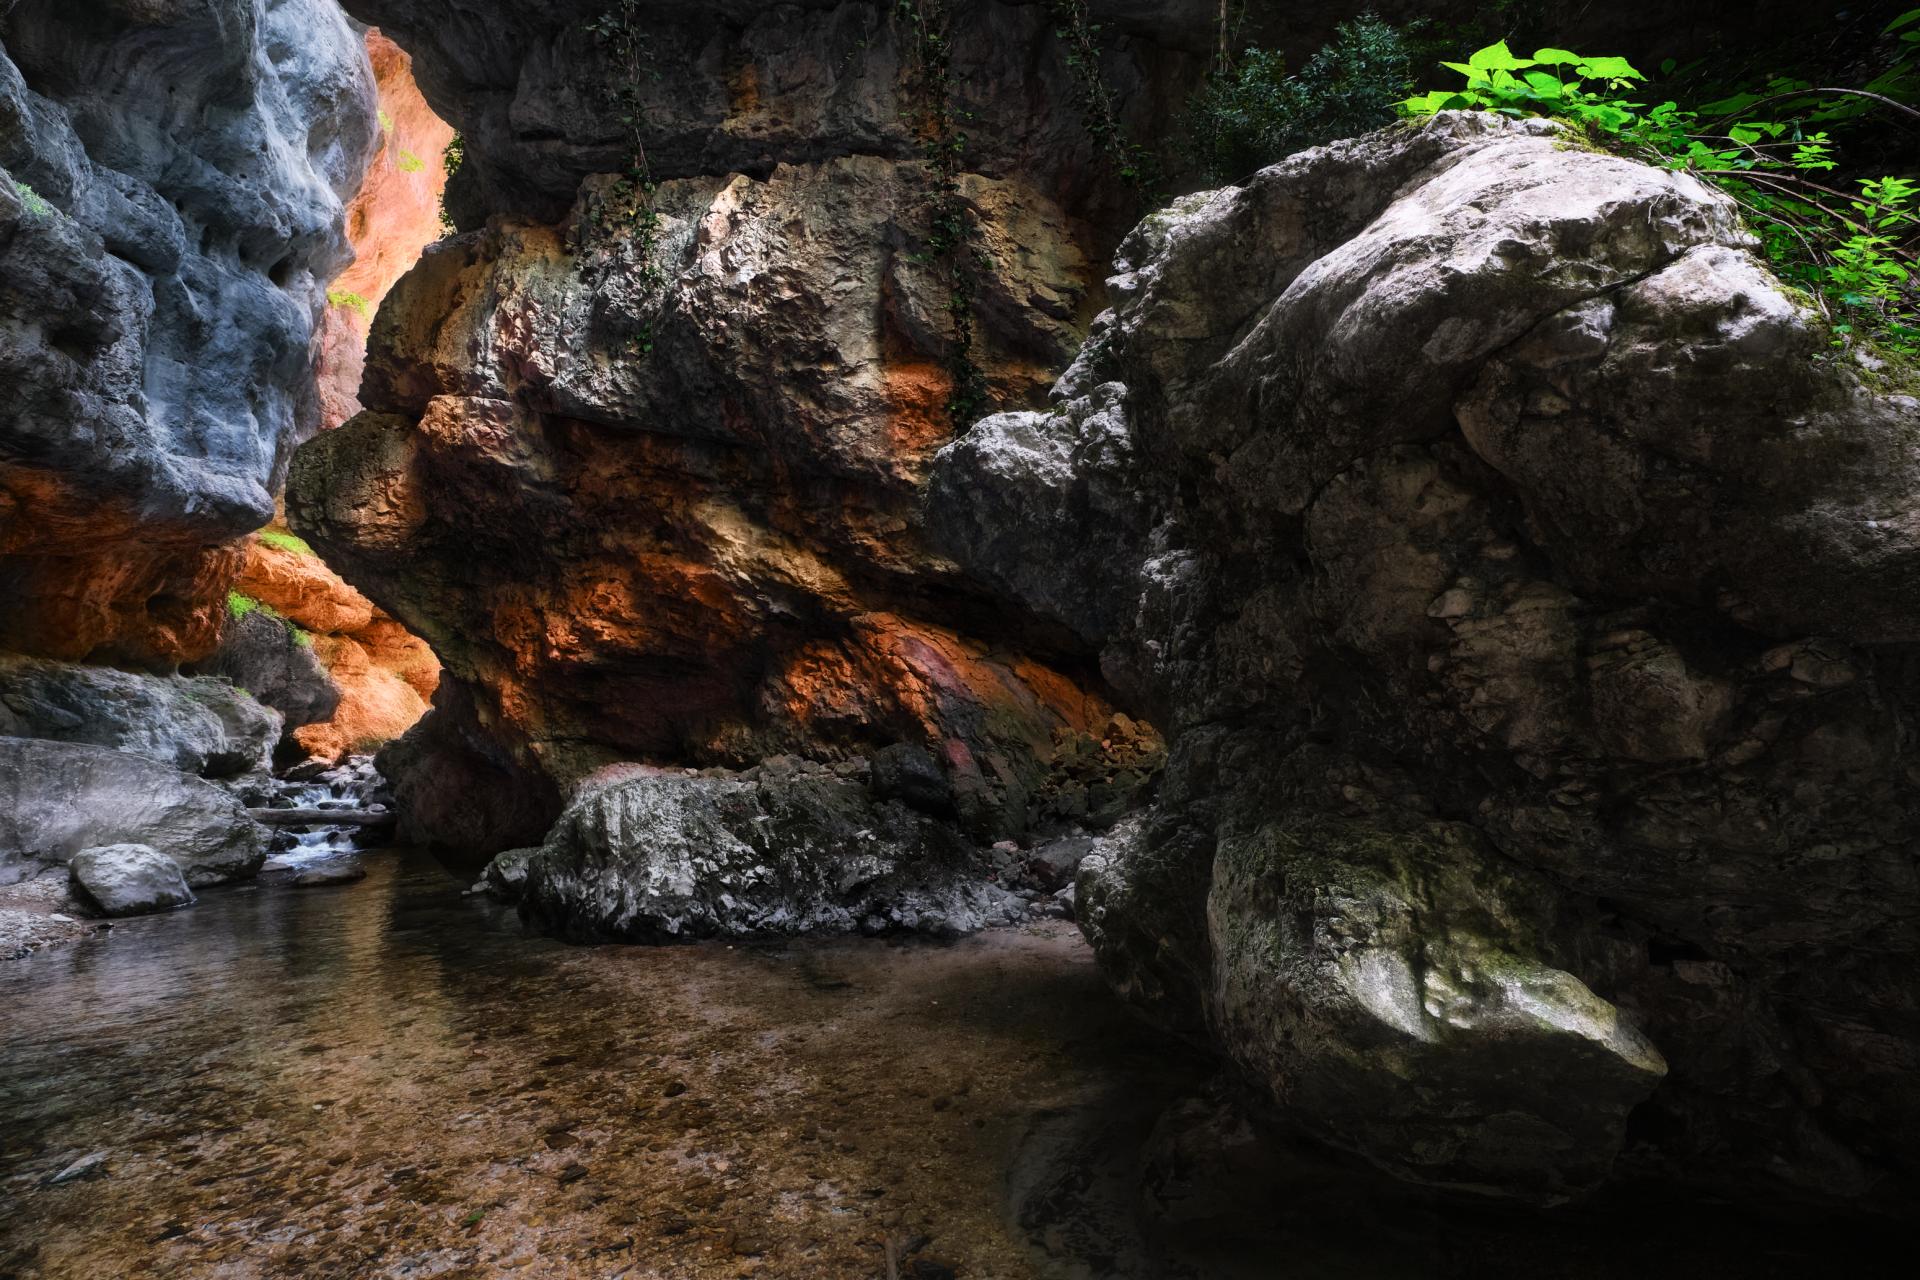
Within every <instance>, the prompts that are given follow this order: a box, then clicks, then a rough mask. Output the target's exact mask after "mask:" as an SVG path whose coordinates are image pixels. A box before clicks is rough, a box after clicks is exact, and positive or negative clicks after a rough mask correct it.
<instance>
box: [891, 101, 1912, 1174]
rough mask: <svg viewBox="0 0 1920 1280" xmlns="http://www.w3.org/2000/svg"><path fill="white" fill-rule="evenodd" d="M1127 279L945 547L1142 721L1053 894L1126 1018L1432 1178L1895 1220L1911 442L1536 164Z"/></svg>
mask: <svg viewBox="0 0 1920 1280" xmlns="http://www.w3.org/2000/svg"><path fill="white" fill-rule="evenodd" d="M1119 259H1120V260H1119V274H1118V275H1117V276H1116V277H1115V278H1114V279H1113V281H1112V282H1111V289H1112V293H1113V296H1114V298H1115V300H1116V304H1117V305H1116V307H1115V309H1114V311H1113V312H1112V313H1111V314H1109V315H1108V316H1106V317H1104V318H1103V319H1102V320H1101V321H1100V322H1098V323H1097V324H1096V325H1095V330H1094V335H1093V337H1092V339H1091V340H1090V341H1089V343H1088V344H1087V347H1086V348H1085V350H1083V351H1082V353H1081V355H1080V357H1079V358H1078V360H1077V361H1076V362H1075V363H1074V365H1073V366H1072V368H1071V369H1070V370H1069V371H1068V372H1067V374H1066V375H1065V377H1064V378H1063V379H1062V380H1061V382H1060V384H1059V386H1058V387H1057V388H1056V390H1055V393H1054V406H1053V408H1052V409H1050V410H1049V411H1047V412H1044V413H1024V414H1012V415H1005V416H1001V417H995V418H990V419H988V420H986V421H984V422H982V423H981V424H979V425H978V426H977V427H976V428H975V429H974V430H973V431H972V432H971V433H969V434H968V435H967V436H966V437H965V438H964V439H962V440H961V441H959V442H957V443H956V444H954V445H952V446H950V447H949V448H948V449H946V450H945V451H944V452H943V453H942V454H941V455H940V456H939V458H938V459H937V461H936V463H935V466H934V479H933V482H932V485H931V492H932V494H933V500H932V507H931V511H930V516H929V519H930V523H931V525H932V526H933V528H934V530H935V531H936V533H937V535H938V536H939V537H940V539H941V545H942V546H943V548H944V549H946V550H948V551H950V552H951V553H952V554H953V555H955V556H956V558H957V559H958V560H959V561H960V562H961V563H962V564H963V565H965V566H966V567H967V568H969V569H970V570H971V571H972V572H974V573H975V574H977V575H979V576H981V577H983V578H985V579H986V580H988V581H991V582H993V583H995V584H996V585H997V586H999V587H1000V588H1001V589H1002V590H1004V591H1006V592H1008V593H1009V594H1010V595H1012V596H1014V597H1016V598H1018V599H1019V600H1021V601H1022V602H1023V603H1024V604H1025V605H1026V606H1027V607H1028V608H1030V609H1032V610H1034V611H1036V612H1038V613H1041V614H1043V615H1044V616H1047V617H1049V618H1052V619H1054V620H1056V621H1058V622H1059V623H1061V624H1062V625H1065V626H1067V627H1069V628H1071V629H1072V630H1073V631H1074V632H1075V634H1077V635H1079V636H1082V637H1084V638H1086V639H1087V640H1088V641H1090V642H1093V643H1097V644H1098V645H1099V646H1100V647H1101V664H1102V667H1103V669H1104V670H1105V671H1107V672H1108V673H1109V674H1110V676H1111V677H1112V678H1113V680H1114V681H1115V683H1116V685H1117V686H1118V687H1120V688H1121V689H1123V690H1124V691H1126V693H1127V695H1128V696H1129V697H1130V698H1131V699H1133V700H1135V702H1136V704H1137V705H1140V706H1143V707H1145V708H1146V709H1148V710H1149V711H1152V712H1155V713H1157V714H1158V716H1159V721H1160V723H1161V724H1162V726H1163V728H1165V729H1166V730H1167V731H1168V736H1169V755H1170V763H1169V768H1168V773H1167V776H1166V779H1165V782H1164V784H1163V788H1162V793H1161V805H1160V807H1159V809H1158V811H1157V813H1156V814H1155V815H1154V816H1153V817H1152V818H1151V820H1149V821H1147V822H1146V823H1144V824H1143V826H1142V827H1141V828H1140V830H1139V832H1138V834H1137V835H1135V836H1132V837H1131V838H1128V839H1120V840H1114V841H1110V842H1108V843H1109V846H1110V847H1107V848H1104V849H1103V850H1102V851H1101V852H1100V853H1099V854H1098V855H1097V856H1096V857H1094V858H1091V859H1089V860H1088V862H1087V863H1086V864H1085V865H1084V866H1083V868H1082V872H1081V878H1080V883H1079V892H1078V902H1079V906H1080V912H1081V919H1082V922H1083V926H1084V927H1085V929H1086V931H1087V934H1088V936H1089V937H1090V938H1091V939H1092V940H1093V942H1094V944H1095V946H1096V949H1097V950H1098V951H1099V953H1100V955H1101V959H1102V964H1103V966H1104V967H1105V968H1106V969H1107V970H1108V973H1109V975H1110V977H1111V978H1112V980H1113V981H1114V982H1115V984H1116V986H1117V987H1118V988H1119V989H1120V990H1121V991H1123V992H1124V993H1125V994H1127V995H1128V996H1129V997H1130V998H1132V999H1134V1000H1135V1001H1136V1002H1138V1003H1139V1004H1140V1005H1141V1006H1142V1007H1143V1008H1145V1009H1147V1010H1148V1011H1149V1012H1151V1013H1152V1014H1153V1015H1154V1016H1156V1017H1158V1018H1159V1019H1160V1020H1161V1021H1163V1022H1164V1023H1165V1025H1168V1026H1170V1027H1173V1028H1176V1029H1178V1030H1180V1031H1182V1032H1183V1033H1185V1034H1187V1035H1189V1036H1191V1037H1193V1038H1194V1039H1196V1040H1198V1041H1201V1042H1203V1043H1206V1044H1209V1045H1211V1046H1213V1047H1214V1048H1215V1049H1216V1050H1217V1051H1218V1052H1220V1053H1221V1054H1222V1055H1223V1056H1224V1057H1225V1058H1226V1059H1227V1060H1228V1061H1229V1062H1230V1063H1231V1064H1232V1065H1233V1066H1234V1068H1235V1069H1236V1071H1237V1072H1238V1073H1239V1074H1240V1076H1241V1077H1242V1078H1243V1079H1244V1080H1245V1081H1246V1082H1247V1083H1248V1084H1249V1085H1250V1086H1251V1087H1252V1089H1253V1090H1254V1091H1255V1093H1256V1094H1257V1095H1262V1096H1264V1097H1266V1098H1267V1100H1268V1101H1269V1103H1270V1104H1271V1105H1272V1106H1274V1107H1275V1108H1277V1109H1278V1110H1279V1111H1280V1112H1281V1113H1282V1114H1284V1115H1286V1116H1288V1117H1290V1118H1292V1119H1293V1120H1294V1121H1295V1122H1296V1123H1298V1124H1300V1125H1302V1126H1304V1127H1306V1128H1307V1129H1309V1130H1311V1131H1313V1132H1315V1133H1317V1134H1319V1135H1320V1136H1322V1137H1323V1138H1326V1139H1328V1140H1330V1141H1332V1142H1334V1143H1336V1144H1338V1145H1341V1146H1345V1147H1348V1148H1350V1149H1353V1150H1355V1151H1358V1152H1360V1153H1362V1154H1364V1155H1366V1156H1367V1157H1368V1158H1370V1159H1372V1160H1374V1161H1376V1162H1377V1163H1379V1164H1381V1165H1383V1166H1385V1167H1387V1168H1389V1169H1392V1170H1394V1171H1395V1172H1398V1173H1400V1174H1402V1175H1404V1176H1407V1177H1410V1178H1415V1179H1420V1180H1423V1181H1431V1182H1435V1183H1440V1184H1443V1185H1448V1186H1461V1187H1469V1188H1475V1189H1480V1190H1495V1191H1501V1192H1505V1193H1508V1194H1513V1195H1519V1196H1524V1197H1528V1198H1544V1199H1554V1198H1559V1197H1563V1196H1566V1195H1571V1194H1577V1193H1578V1192H1579V1191H1580V1190H1581V1189H1582V1188H1584V1187H1590V1186H1592V1185H1593V1184H1594V1183H1595V1182H1596V1181H1598V1180H1599V1179H1600V1178H1602V1177H1603V1176H1605V1175H1606V1174H1607V1172H1608V1170H1609V1168H1610V1166H1613V1165H1614V1164H1615V1161H1616V1153H1618V1154H1617V1160H1618V1162H1619V1164H1620V1166H1622V1167H1625V1168H1628V1169H1632V1170H1636V1171H1638V1172H1642V1173H1644V1172H1649V1171H1658V1172H1662V1173H1676V1174H1679V1175H1680V1176H1683V1177H1687V1178H1691V1179H1697V1180H1699V1181H1702V1182H1704V1183H1708V1184H1712V1185H1717V1186H1720V1187H1723V1188H1724V1187H1735V1186H1737V1187H1742V1188H1744V1189H1745V1190H1747V1191H1748V1192H1759V1193H1762V1194H1779V1193H1781V1192H1783V1191H1786V1192H1789V1193H1791V1194H1795V1195H1811V1196H1815V1197H1834V1198H1840V1199H1852V1200H1856V1201H1859V1202H1864V1203H1872V1204H1891V1203H1896V1202H1897V1200H1898V1197H1899V1196H1900V1195H1901V1194H1902V1193H1901V1190H1900V1189H1901V1188H1903V1187H1905V1188H1911V1186H1912V1185H1913V1176H1914V1174H1915V1172H1916V1168H1915V1165H1914V1156H1913V1153H1914V1152H1915V1151H1916V1150H1920V1091H1917V1090H1916V1089H1915V1087H1914V1085H1913V1080H1914V1075H1913V1069H1914V1066H1915V1064H1916V1063H1917V1062H1920V1010H1916V1005H1915V1000H1914V988H1913V985H1912V982H1911V974H1912V972H1913V966H1914V963H1915V960H1916V953H1920V882H1917V881H1916V877H1915V874H1914V864H1913V847H1914V838H1915V832H1916V830H1920V823H1917V822H1916V817H1917V816H1920V814H1917V812H1916V810H1917V808H1920V794H1917V792H1916V769H1915V762H1914V760H1913V756H1912V741H1913V729H1914V726H1913V711H1914V706H1915V690H1916V686H1915V683H1914V663H1913V659H1912V645H1913V642H1914V641H1915V640H1916V639H1917V638H1920V624H1916V622H1915V619H1916V618H1920V610H1916V608H1915V603H1916V590H1920V526H1916V524H1915V522H1914V521H1913V519H1912V518H1911V516H1910V514H1908V513H1910V512H1911V510H1912V509H1913V507H1914V500H1915V495H1916V493H1920V462H1916V457H1915V454H1914V453H1913V449H1912V444H1911V442H1912V440H1913V439H1914V438H1915V432H1916V429H1920V409H1917V407H1916V402H1915V401H1914V400H1913V399H1911V398H1908V397H1905V396H1899V395H1889V394H1881V393H1876V392H1874V391H1872V390H1870V389H1869V388H1868V387H1867V386H1865V385H1863V383H1862V382H1861V380H1860V379H1859V378H1857V377H1856V376H1854V375H1853V374H1852V373H1850V372H1848V371H1847V369H1846V368H1845V367H1844V366H1843V364H1842V362H1840V361H1837V360H1836V359H1835V358H1834V357H1833V356H1831V355H1830V354H1829V353H1828V348H1827V344H1826V338H1825V336H1824V335H1823V333H1822V332H1821V330H1820V329H1819V327H1818V326H1817V324H1816V323H1815V321H1814V320H1813V319H1810V318H1809V317H1808V316H1807V315H1806V314H1805V313H1803V312H1802V311H1800V310H1798V309H1797V308H1796V307H1795V305H1794V304H1793V303H1792V302H1791V300H1790V299H1789V298H1788V297H1787V296H1786V294H1785V293H1784V292H1783V291H1782V289H1781V287H1780V286H1779V285H1778V284H1777V283H1776V282H1775V281H1774V280H1773V279H1772V278H1771V277H1770V276H1769V275H1768V274H1767V273H1766V272H1765V270H1763V269H1762V268H1761V267H1760V266H1759V265H1758V264H1757V262H1756V260H1755V259H1754V257H1753V256H1752V255H1751V253H1750V252H1749V247H1748V244H1747V241H1746V239H1745V237H1744V235H1743V234H1742V233H1741V232H1740V231H1739V230H1738V224H1737V221H1736V219H1735V215H1734V209H1733V207H1732V205H1731V203H1730V202H1729V201H1728V200H1726V199H1725V198H1724V197H1722V196H1720V195H1717V194H1715V193H1713V192H1710V191H1709V190H1708V189H1706V188H1704V187H1702V186H1700V185H1698V184H1696V183H1695V182H1693V181H1692V180H1691V179H1689V178H1686V177H1683V176H1676V175H1673V174H1669V173H1663V172H1660V171H1657V170H1653V169H1649V168H1645V167H1642V166H1640V165H1636V164H1633V163H1630V162H1628V161H1625V160H1621V159H1617V158H1613V157H1608V156H1603V155H1599V154H1595V153H1593V152H1590V151H1586V150H1583V149H1580V148H1578V147H1575V146H1571V145H1568V144H1567V143H1566V142H1564V141H1563V140H1562V139H1560V138H1559V137H1557V136H1555V134H1554V133H1553V132H1552V130H1551V129H1550V128H1548V127H1547V126H1544V125H1537V124H1511V123H1502V122H1499V121H1498V120H1497V119H1495V118H1492V117H1482V118H1475V117H1462V116H1449V117H1443V118H1441V119H1440V120H1438V121H1437V122H1435V123H1434V124H1433V125H1432V126H1431V127H1427V128H1423V129H1419V130H1394V131H1390V132H1387V133H1383V134H1380V135H1375V136H1372V137H1368V138H1363V139H1359V140H1356V141H1353V142H1347V143H1340V144H1336V145H1334V146H1332V147H1329V148H1326V149H1324V150H1320V151H1315V152H1309V153H1306V154H1303V155H1299V156H1295V157H1293V158H1292V159H1290V160H1288V161H1286V162H1284V163H1282V164H1280V165H1278V166H1275V167H1274V168H1271V169H1268V170H1266V171H1264V172H1262V173H1261V174H1259V175H1257V176H1256V177H1254V178H1253V179H1252V180H1251V181H1250V182H1249V183H1248V184H1247V185H1246V186H1244V187H1242V188H1233V189H1228V190H1225V191H1220V192H1216V193H1207V194H1202V195H1198V196H1194V197H1191V198H1188V199H1185V200H1182V201H1179V202H1177V203H1176V204H1175V205H1174V206H1173V207H1172V208H1171V209H1170V210H1168V211H1167V212H1165V213H1162V214H1158V215H1155V216H1153V217H1150V218H1148V219H1147V220H1146V221H1145V222H1144V223H1142V225H1141V226H1140V228H1139V229H1138V230H1137V231H1136V232H1135V233H1134V235H1133V236H1132V237H1131V238H1130V239H1129V240H1128V241H1127V243H1126V244H1125V245H1124V246H1123V247H1122V249H1121V251H1120V255H1119ZM1090 584H1093V585H1090ZM1663 1072H1664V1074H1663Z"/></svg>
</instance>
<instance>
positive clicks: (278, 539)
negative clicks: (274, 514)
mask: <svg viewBox="0 0 1920 1280" xmlns="http://www.w3.org/2000/svg"><path fill="white" fill-rule="evenodd" d="M260 541H262V542H264V543H265V544H266V545H268V546H269V547H275V548H278V549H279V550H281V551H291V552H293V554H295V555H297V556H310V555H312V554H314V551H313V548H312V547H311V546H309V545H308V544H307V540H306V539H305V538H300V537H296V536H294V535H293V534H291V533H283V532H281V531H280V530H279V529H262V530H261V531H260Z"/></svg>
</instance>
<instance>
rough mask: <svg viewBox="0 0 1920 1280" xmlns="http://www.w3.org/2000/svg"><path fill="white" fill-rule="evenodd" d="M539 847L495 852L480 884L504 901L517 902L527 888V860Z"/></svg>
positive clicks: (537, 851)
mask: <svg viewBox="0 0 1920 1280" xmlns="http://www.w3.org/2000/svg"><path fill="white" fill-rule="evenodd" d="M539 852H540V850H539V848H538V847H537V846H536V847H533V848H529V849H506V850H502V851H501V852H500V853H497V854H495V855H494V857H493V861H491V862H489V863H488V864H487V869H486V871H485V872H483V873H482V876H481V881H480V883H481V885H482V886H484V887H485V888H486V889H487V891H488V892H490V893H492V894H493V895H494V896H495V897H497V898H500V899H501V900H502V901H505V902H518V901H520V895H521V894H523V893H525V892H526V888H527V862H528V860H529V859H530V858H532V857H533V855H534V854H536V853H539Z"/></svg>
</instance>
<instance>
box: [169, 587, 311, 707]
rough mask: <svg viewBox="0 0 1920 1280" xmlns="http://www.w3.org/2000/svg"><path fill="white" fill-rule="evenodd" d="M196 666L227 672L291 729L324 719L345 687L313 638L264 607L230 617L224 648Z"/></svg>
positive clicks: (196, 670) (215, 673) (197, 670)
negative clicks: (316, 649)
mask: <svg viewBox="0 0 1920 1280" xmlns="http://www.w3.org/2000/svg"><path fill="white" fill-rule="evenodd" d="M192 670H193V671H194V673H196V674H199V675H209V676H221V677H223V678H224V679H226V680H228V681H231V682H232V683H233V684H234V685H237V686H238V687H240V688H242V689H245V690H246V691H247V692H248V693H250V694H252V695H253V697H254V698H255V699H257V700H258V701H260V702H262V703H264V704H266V705H267V706H269V707H272V708H273V709H274V710H275V711H278V712H279V713H280V715H281V717H282V720H283V723H284V727H285V728H286V729H297V728H299V727H300V726H301V725H303V724H318V723H319V722H320V721H323V720H326V719H328V718H330V717H331V716H332V715H333V713H334V711H335V710H336V709H337V708H338V707H339V705H340V688H339V686H338V685H336V684H334V682H333V680H332V678H331V677H329V676H328V675H327V670H326V668H325V667H323V666H321V665H320V659H319V658H317V657H315V656H314V652H313V640H312V637H310V636H309V637H306V638H305V639H304V641H303V640H302V638H301V636H300V635H299V634H298V633H296V632H295V631H294V630H293V629H292V628H290V627H289V626H288V625H287V624H286V623H285V622H284V621H282V620H281V619H279V618H277V617H274V616H272V615H271V614H269V613H267V612H266V611H265V610H262V609H256V610H254V611H253V612H251V613H249V614H247V615H246V616H245V617H243V618H236V619H234V620H233V621H231V622H229V623H228V624H227V628H226V632H225V633H224V634H223V635H222V636H221V637H220V648H219V649H218V650H216V651H215V653H214V655H213V657H211V658H209V659H207V660H206V661H205V662H200V663H195V664H194V665H193V667H192Z"/></svg>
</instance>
